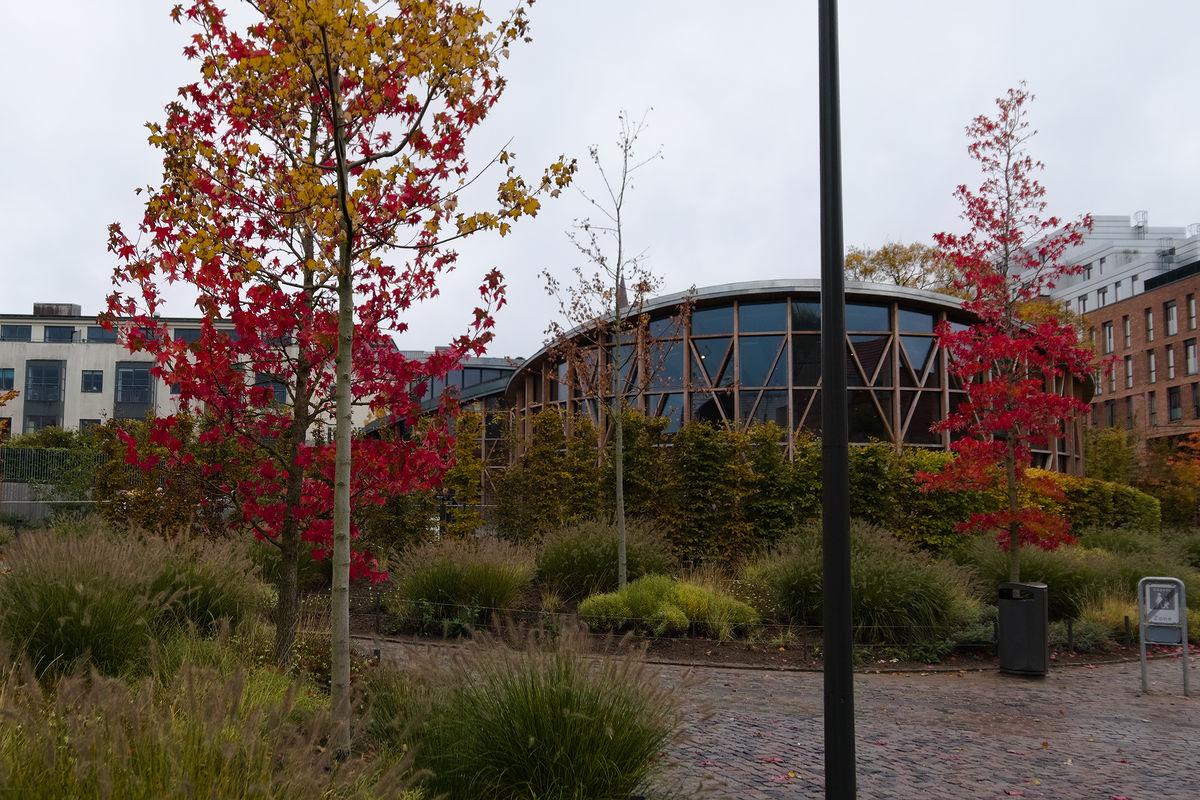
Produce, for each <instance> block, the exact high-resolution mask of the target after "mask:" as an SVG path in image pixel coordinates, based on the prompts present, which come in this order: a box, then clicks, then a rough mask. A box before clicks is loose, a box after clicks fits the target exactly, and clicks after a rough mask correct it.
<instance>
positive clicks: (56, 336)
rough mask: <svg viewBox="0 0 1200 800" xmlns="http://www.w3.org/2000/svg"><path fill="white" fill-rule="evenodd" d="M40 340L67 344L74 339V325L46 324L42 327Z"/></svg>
mask: <svg viewBox="0 0 1200 800" xmlns="http://www.w3.org/2000/svg"><path fill="white" fill-rule="evenodd" d="M42 341H45V342H54V343H55V344H69V343H71V342H73V341H75V326H73V325H47V326H45V327H44V328H43V329H42Z"/></svg>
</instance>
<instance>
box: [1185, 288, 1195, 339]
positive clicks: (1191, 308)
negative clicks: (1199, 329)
mask: <svg viewBox="0 0 1200 800" xmlns="http://www.w3.org/2000/svg"><path fill="white" fill-rule="evenodd" d="M1187 325H1188V330H1189V331H1194V330H1196V295H1194V294H1189V295H1188V296H1187Z"/></svg>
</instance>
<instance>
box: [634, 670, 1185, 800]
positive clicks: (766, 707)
mask: <svg viewBox="0 0 1200 800" xmlns="http://www.w3.org/2000/svg"><path fill="white" fill-rule="evenodd" d="M1140 669H1141V668H1140V665H1139V664H1138V663H1137V662H1136V661H1135V662H1133V663H1120V664H1105V665H1098V666H1095V667H1094V668H1092V667H1087V666H1071V667H1058V668H1052V670H1051V672H1050V674H1049V675H1048V676H1046V677H1045V678H1022V677H1014V676H1007V675H1001V674H999V673H998V672H995V671H986V672H965V673H961V672H952V673H923V674H912V673H909V674H858V675H856V676H855V738H856V740H857V748H856V758H857V782H858V790H859V797H860V798H862V800H876V799H879V800H882V799H883V798H888V799H890V798H897V800H905V799H907V798H946V800H973V799H974V798H981V799H983V798H986V799H987V800H990V799H991V798H997V800H1005V799H1006V798H1009V797H1027V798H1038V797H1040V798H1055V799H1056V800H1076V798H1078V800H1085V799H1087V800H1091V799H1092V798H1095V799H1096V800H1125V798H1128V799H1129V800H1161V799H1163V798H1172V799H1174V798H1178V799H1179V800H1197V798H1200V706H1198V705H1197V703H1198V702H1200V701H1198V700H1194V699H1188V698H1185V697H1183V676H1182V666H1181V662H1180V660H1179V659H1178V658H1173V659H1172V658H1165V659H1162V660H1158V661H1152V662H1151V664H1150V677H1151V681H1150V690H1151V691H1150V693H1148V694H1143V693H1142V691H1141V671H1140ZM1190 669H1191V678H1190V681H1191V684H1192V687H1193V691H1194V692H1200V659H1198V658H1193V659H1192V663H1191V664H1190ZM662 678H663V679H664V680H666V681H668V683H669V684H674V685H679V684H680V681H682V680H684V679H683V670H682V669H681V668H677V667H663V668H662ZM691 680H693V681H699V685H696V686H693V687H691V688H688V689H684V690H681V692H680V694H681V696H682V697H683V698H684V702H685V707H686V708H687V732H688V737H689V739H688V741H686V742H684V743H681V744H679V745H677V746H675V747H674V748H673V749H672V750H671V751H670V752H669V753H668V760H669V762H670V766H669V767H668V770H667V772H665V773H664V774H663V775H662V776H661V777H660V779H659V781H658V783H657V785H658V787H660V788H662V789H668V790H673V791H676V792H678V793H679V794H680V795H681V796H682V797H692V796H704V797H713V798H745V799H746V800H766V799H767V798H822V797H823V787H824V783H823V769H824V767H823V738H824V729H823V722H822V704H823V701H822V676H821V675H820V674H819V673H795V672H791V673H784V672H766V671H757V670H734V669H713V668H699V669H695V670H693V674H692V676H691Z"/></svg>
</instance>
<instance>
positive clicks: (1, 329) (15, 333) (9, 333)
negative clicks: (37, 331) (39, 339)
mask: <svg viewBox="0 0 1200 800" xmlns="http://www.w3.org/2000/svg"><path fill="white" fill-rule="evenodd" d="M32 340H33V326H32V325H0V342H28V341H32Z"/></svg>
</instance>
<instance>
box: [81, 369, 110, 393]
mask: <svg viewBox="0 0 1200 800" xmlns="http://www.w3.org/2000/svg"><path fill="white" fill-rule="evenodd" d="M79 391H81V392H86V393H88V394H94V393H96V392H103V391H104V370H102V369H85V370H84V371H83V376H82V377H81V378H80V379H79Z"/></svg>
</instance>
